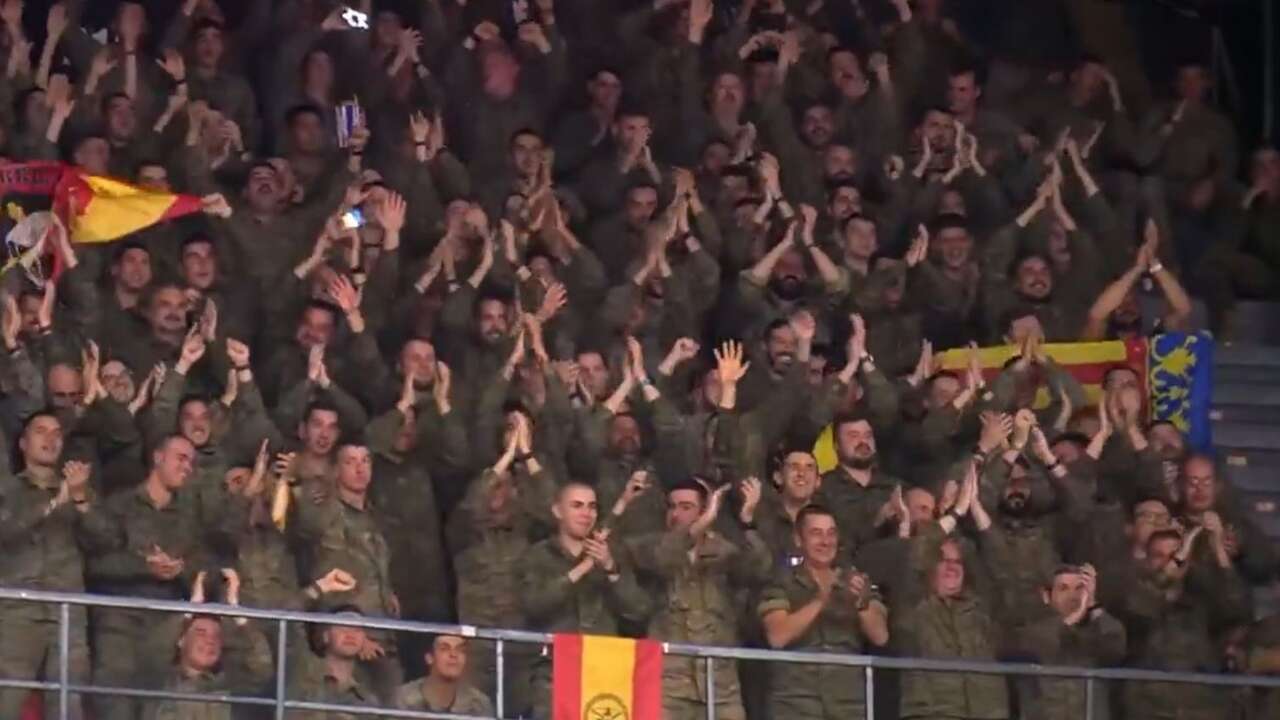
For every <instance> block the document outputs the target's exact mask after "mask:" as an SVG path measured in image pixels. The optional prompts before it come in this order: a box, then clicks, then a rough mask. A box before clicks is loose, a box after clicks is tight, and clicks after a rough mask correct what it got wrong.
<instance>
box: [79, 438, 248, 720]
mask: <svg viewBox="0 0 1280 720" xmlns="http://www.w3.org/2000/svg"><path fill="white" fill-rule="evenodd" d="M195 456H196V449H195V446H193V445H192V444H191V441H190V440H188V439H186V438H185V437H183V436H181V435H170V436H168V437H166V438H164V439H162V440H160V441H159V442H158V443H157V444H156V446H155V449H154V450H153V451H152V453H151V470H150V471H149V472H148V473H147V476H146V478H145V479H144V480H143V481H142V482H141V483H140V484H139V485H138V486H137V487H136V488H135V489H133V490H125V491H121V492H118V493H116V494H115V495H113V496H111V498H110V499H109V500H108V501H107V505H106V510H107V513H108V515H109V516H110V518H111V520H112V522H113V523H114V524H115V525H116V526H117V527H118V528H119V533H120V534H119V536H118V537H119V539H118V541H117V542H116V543H115V544H114V545H113V546H111V547H108V548H104V549H102V550H100V551H98V552H95V553H94V554H93V555H92V556H91V557H90V560H89V567H88V576H89V580H90V582H91V584H92V586H93V589H94V590H95V591H97V592H101V593H106V594H110V595H127V596H134V597H150V598H156V599H164V600H179V599H182V598H183V597H184V596H185V594H186V589H187V588H189V587H191V583H192V580H193V578H194V577H195V574H196V573H197V572H198V571H199V570H200V569H201V568H202V567H204V565H205V563H206V562H207V559H208V557H209V555H210V549H209V541H210V540H211V539H212V538H214V537H217V536H221V537H223V538H229V537H231V536H232V533H234V532H235V531H236V530H237V529H238V528H240V527H243V525H244V520H243V513H242V512H238V511H237V512H227V513H225V514H224V515H223V516H222V517H219V518H209V519H208V520H211V521H213V522H214V523H216V525H213V524H207V522H206V519H205V518H201V517H200V513H199V508H198V503H196V502H195V501H194V500H195V498H194V497H193V493H192V492H191V490H190V488H189V485H188V483H189V481H190V480H191V477H192V474H193V473H194V471H195ZM239 507H241V506H238V505H234V504H229V505H227V508H228V509H233V508H239ZM155 620H156V616H155V615H154V614H152V613H148V612H145V611H139V610H127V609H123V608H111V609H107V608H103V609H99V610H98V611H96V612H95V613H94V641H95V642H94V646H95V648H96V650H97V653H96V654H95V662H94V681H95V682H96V683H99V684H102V685H116V686H120V687H148V686H149V685H150V684H151V683H153V682H155V681H157V680H158V679H160V678H163V677H164V669H165V668H166V667H167V663H168V662H169V660H170V658H171V657H172V649H173V647H174V640H175V638H174V637H173V636H172V634H166V633H165V632H164V631H163V630H162V629H161V630H157V628H156V623H155ZM95 705H97V709H98V717H100V718H104V719H107V720H116V719H117V718H119V719H124V718H130V719H131V718H134V717H136V714H137V710H136V708H137V707H138V705H137V701H136V700H135V699H133V698H108V697H102V698H97V699H96V702H95Z"/></svg>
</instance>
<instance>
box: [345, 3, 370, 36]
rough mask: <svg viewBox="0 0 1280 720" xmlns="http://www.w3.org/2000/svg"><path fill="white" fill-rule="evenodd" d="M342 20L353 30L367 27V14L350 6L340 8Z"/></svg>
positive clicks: (366, 28)
mask: <svg viewBox="0 0 1280 720" xmlns="http://www.w3.org/2000/svg"><path fill="white" fill-rule="evenodd" d="M342 21H343V22H345V23H346V24H347V27H349V28H352V29H354V30H368V29H369V16H368V15H367V14H366V13H362V12H360V11H359V10H356V9H355V8H353V7H350V6H347V7H344V8H342Z"/></svg>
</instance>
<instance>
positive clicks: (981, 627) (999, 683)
mask: <svg viewBox="0 0 1280 720" xmlns="http://www.w3.org/2000/svg"><path fill="white" fill-rule="evenodd" d="M965 515H968V516H970V517H971V518H973V521H974V524H975V526H976V527H977V529H978V531H979V532H980V533H986V532H987V531H988V530H989V529H990V528H991V516H990V515H988V514H987V512H986V510H985V509H984V508H983V506H982V502H981V498H980V497H979V492H978V468H977V464H976V462H975V461H971V462H969V463H968V467H967V469H966V472H965V478H964V482H963V483H962V484H961V488H960V493H959V496H958V498H957V500H956V505H955V507H954V508H953V509H952V510H951V511H949V512H948V513H947V514H945V515H943V517H942V519H941V520H939V521H938V523H937V524H936V525H934V524H929V525H927V526H925V527H924V528H921V530H920V532H919V533H918V534H917V535H916V536H915V537H914V538H913V539H912V541H913V546H912V549H911V561H912V566H913V567H914V569H915V570H916V571H917V572H919V573H922V574H924V575H925V576H926V583H927V585H928V592H927V594H926V596H925V598H924V599H922V600H920V601H919V602H918V603H916V604H915V605H914V606H913V607H911V608H910V609H908V610H907V611H906V612H904V613H901V614H899V615H898V616H897V617H896V618H895V622H894V625H893V634H894V645H895V648H896V649H897V650H898V651H899V652H900V653H901V654H902V655H905V656H908V657H918V658H926V659H932V660H944V659H945V660H959V659H963V660H978V661H989V662H990V661H994V660H995V659H996V652H997V648H998V647H999V642H1000V638H999V636H998V632H997V627H996V621H995V619H994V617H993V616H992V614H991V612H992V611H991V609H990V608H991V605H990V604H989V603H988V602H987V601H986V599H985V598H981V597H979V596H978V595H977V594H976V593H974V592H973V591H972V590H971V589H969V588H968V587H966V578H967V575H968V573H967V569H966V567H965V562H964V555H963V551H962V549H961V546H960V543H958V542H957V541H956V540H955V539H954V538H950V537H947V535H949V534H950V533H951V532H952V531H954V530H955V529H956V526H957V524H958V523H959V518H960V517H963V516H965ZM983 540H984V542H983V543H981V544H980V548H982V549H983V551H984V553H990V554H989V555H987V556H985V559H986V560H987V563H988V565H996V564H999V563H1001V562H1004V561H1005V560H1004V558H1003V557H1000V556H999V555H998V554H996V553H994V552H991V551H993V550H995V548H994V547H991V545H992V543H989V542H986V540H987V538H986V537H985V536H984V538H983ZM901 705H902V707H901V716H902V717H903V718H958V719H960V720H976V719H977V718H982V719H983V720H1003V718H1007V717H1009V696H1008V691H1007V690H1006V688H1005V681H1004V678H1001V677H999V676H995V675H974V674H963V673H941V674H940V673H923V672H907V673H903V676H902V703H901Z"/></svg>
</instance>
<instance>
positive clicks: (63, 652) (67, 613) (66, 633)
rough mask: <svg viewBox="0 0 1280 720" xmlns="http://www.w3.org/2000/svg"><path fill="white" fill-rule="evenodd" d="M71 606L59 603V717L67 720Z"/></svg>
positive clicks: (69, 682)
mask: <svg viewBox="0 0 1280 720" xmlns="http://www.w3.org/2000/svg"><path fill="white" fill-rule="evenodd" d="M70 684H71V606H70V605H68V604H67V603H59V604H58V717H59V718H60V720H67V718H68V717H69V716H70V712H71V709H70V708H69V707H68V705H69V704H70V701H71V693H70V692H69V691H68V690H67V688H68V686H70Z"/></svg>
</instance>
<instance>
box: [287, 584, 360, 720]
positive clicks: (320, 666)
mask: <svg viewBox="0 0 1280 720" xmlns="http://www.w3.org/2000/svg"><path fill="white" fill-rule="evenodd" d="M333 614H334V617H333V621H332V622H331V623H329V624H328V625H313V626H311V627H310V628H309V630H310V631H311V632H310V633H309V638H310V640H311V649H312V651H313V652H315V654H317V655H319V656H320V660H319V662H309V663H303V666H302V668H301V670H300V671H299V672H294V673H292V674H291V677H290V688H289V693H288V697H289V698H290V699H291V700H304V701H308V702H321V703H329V704H333V705H352V706H355V707H356V708H361V707H378V706H379V705H381V704H382V703H380V702H379V697H378V695H377V694H376V693H375V692H374V691H373V690H371V689H370V688H368V687H366V686H364V685H362V684H361V678H362V673H361V672H360V670H361V668H360V667H359V662H360V660H361V658H362V657H363V656H364V655H365V653H366V652H367V650H368V647H369V643H370V640H369V635H368V633H367V632H366V631H365V629H364V628H362V627H357V626H355V625H344V624H343V620H344V619H346V620H348V621H350V620H352V619H359V618H360V617H361V616H362V613H361V612H360V609H359V608H357V607H355V606H354V605H339V606H337V607H335V608H334V609H333ZM358 717H360V714H359V711H358V709H353V710H352V711H351V712H350V713H343V714H334V713H328V712H319V711H311V710H292V711H290V712H289V718H290V719H291V720H355V718H358Z"/></svg>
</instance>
